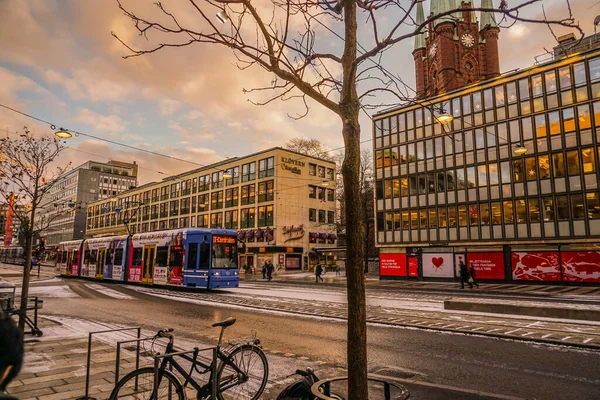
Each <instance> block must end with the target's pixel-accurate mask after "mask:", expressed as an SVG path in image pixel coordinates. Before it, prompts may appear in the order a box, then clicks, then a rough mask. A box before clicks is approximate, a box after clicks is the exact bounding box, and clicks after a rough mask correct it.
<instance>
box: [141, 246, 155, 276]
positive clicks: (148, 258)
mask: <svg viewBox="0 0 600 400" xmlns="http://www.w3.org/2000/svg"><path fill="white" fill-rule="evenodd" d="M155 250H156V246H144V271H143V274H142V282H144V283H152V279H153V277H154V257H155V256H156V253H155Z"/></svg>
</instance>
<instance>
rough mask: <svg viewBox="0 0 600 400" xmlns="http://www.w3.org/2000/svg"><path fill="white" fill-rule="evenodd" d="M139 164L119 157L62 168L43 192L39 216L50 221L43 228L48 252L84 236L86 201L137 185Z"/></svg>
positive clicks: (114, 193)
mask: <svg viewBox="0 0 600 400" xmlns="http://www.w3.org/2000/svg"><path fill="white" fill-rule="evenodd" d="M137 172H138V166H137V164H136V162H135V161H134V162H133V163H132V164H130V163H125V162H121V161H109V162H108V163H100V162H95V161H88V162H86V163H84V164H82V165H80V166H79V167H77V168H73V169H72V170H70V171H68V172H65V173H64V174H63V175H61V176H60V177H59V178H58V179H57V180H56V181H55V182H54V184H53V185H52V188H51V189H50V192H49V193H48V194H47V195H46V197H45V199H44V203H43V204H42V207H41V211H40V213H39V214H38V218H41V219H46V220H47V221H51V222H50V223H49V227H48V229H46V230H45V231H44V232H43V237H44V238H45V241H46V249H47V250H49V252H50V254H51V252H52V250H53V249H54V248H55V247H56V246H57V245H58V244H59V243H60V242H63V241H66V240H75V239H83V236H84V235H85V230H86V212H87V205H88V204H89V203H91V202H93V201H95V200H98V199H106V198H108V197H111V196H115V195H117V194H119V193H121V192H124V191H126V190H130V189H132V188H134V187H135V186H136V185H137Z"/></svg>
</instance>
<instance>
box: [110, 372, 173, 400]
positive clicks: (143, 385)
mask: <svg viewBox="0 0 600 400" xmlns="http://www.w3.org/2000/svg"><path fill="white" fill-rule="evenodd" d="M136 380H137V382H136ZM153 393H154V368H152V367H147V368H140V369H136V370H135V371H132V372H130V373H128V374H127V375H125V376H124V377H123V378H122V379H121V380H120V381H119V382H118V383H117V385H116V386H115V388H114V389H113V391H112V392H111V394H110V397H109V399H110V400H116V399H132V400H150V399H152V400H154V399H156V400H161V399H164V400H185V395H184V393H183V386H182V385H181V383H180V382H179V379H177V377H176V376H175V375H173V374H172V373H171V372H169V371H163V372H162V378H161V380H160V384H159V386H158V391H157V396H156V397H152V394H153Z"/></svg>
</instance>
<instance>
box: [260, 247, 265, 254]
mask: <svg viewBox="0 0 600 400" xmlns="http://www.w3.org/2000/svg"><path fill="white" fill-rule="evenodd" d="M258 252H259V253H266V252H267V249H266V248H265V247H259V248H258Z"/></svg>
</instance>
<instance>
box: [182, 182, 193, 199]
mask: <svg viewBox="0 0 600 400" xmlns="http://www.w3.org/2000/svg"><path fill="white" fill-rule="evenodd" d="M191 184H192V181H191V180H190V179H188V180H186V181H183V182H181V195H182V196H187V195H188V194H190V193H191V192H192V186H191Z"/></svg>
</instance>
